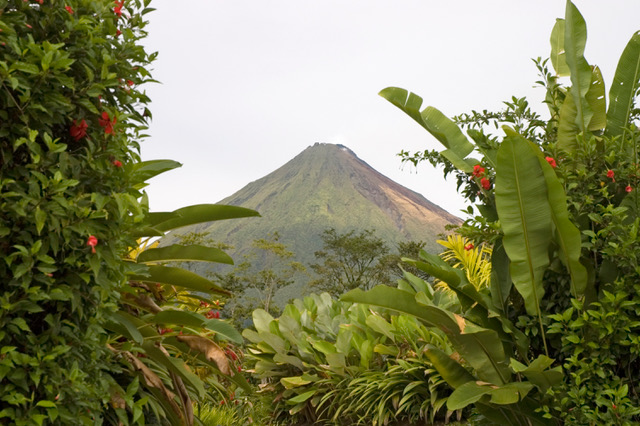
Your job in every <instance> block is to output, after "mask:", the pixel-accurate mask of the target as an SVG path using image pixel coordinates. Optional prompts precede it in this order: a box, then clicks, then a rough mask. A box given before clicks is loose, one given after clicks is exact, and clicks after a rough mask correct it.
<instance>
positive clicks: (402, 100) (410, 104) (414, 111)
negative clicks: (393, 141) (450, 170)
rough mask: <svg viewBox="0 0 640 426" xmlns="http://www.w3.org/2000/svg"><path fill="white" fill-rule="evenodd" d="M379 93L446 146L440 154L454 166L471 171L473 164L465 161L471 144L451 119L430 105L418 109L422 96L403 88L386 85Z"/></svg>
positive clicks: (470, 150) (471, 149)
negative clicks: (421, 109)
mask: <svg viewBox="0 0 640 426" xmlns="http://www.w3.org/2000/svg"><path fill="white" fill-rule="evenodd" d="M379 95H380V96H382V97H383V98H385V99H386V100H388V101H389V102H391V103H392V104H393V105H395V106H396V107H398V108H400V109H401V110H402V111H404V112H405V113H406V114H407V115H409V116H410V117H411V118H413V119H414V120H415V121H417V122H418V124H420V125H421V126H422V127H424V128H425V129H426V130H427V131H428V132H429V133H431V135H433V136H434V137H435V138H436V139H438V141H440V143H442V144H443V145H444V146H445V147H446V148H447V149H445V150H444V151H442V152H441V154H442V155H443V156H444V157H445V158H446V159H447V160H449V161H450V162H451V163H452V164H453V165H454V166H455V167H457V168H458V169H460V170H462V171H463V172H465V173H471V172H472V171H473V166H474V164H470V162H468V161H465V158H466V157H467V156H468V155H469V154H471V152H472V151H473V144H472V143H471V142H469V139H467V137H466V136H465V135H464V133H462V131H461V130H460V128H459V127H458V126H457V125H456V124H455V123H454V122H453V121H452V120H451V119H449V118H448V117H447V116H445V115H444V114H443V113H442V112H440V111H439V110H438V109H436V108H434V107H431V106H429V107H426V108H425V109H424V110H423V111H420V107H421V105H422V98H421V97H420V96H418V95H416V94H414V93H409V92H407V91H406V90H404V89H400V88H398V87H387V88H386V89H383V90H382V91H380V93H379Z"/></svg>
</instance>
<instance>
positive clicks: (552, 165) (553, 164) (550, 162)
mask: <svg viewBox="0 0 640 426" xmlns="http://www.w3.org/2000/svg"><path fill="white" fill-rule="evenodd" d="M544 159H545V160H547V163H549V165H550V166H551V167H553V168H554V169H555V168H556V167H558V165H557V164H556V160H554V159H553V157H544Z"/></svg>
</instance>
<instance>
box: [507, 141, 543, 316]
mask: <svg viewBox="0 0 640 426" xmlns="http://www.w3.org/2000/svg"><path fill="white" fill-rule="evenodd" d="M536 149H537V148H534V147H533V146H532V145H531V143H530V142H529V141H527V140H526V139H524V138H522V137H520V136H508V137H507V138H505V140H504V142H502V144H501V145H500V149H499V151H498V168H497V170H496V187H495V197H496V207H497V210H498V216H499V217H500V223H501V226H502V230H503V232H504V237H503V240H502V241H503V245H504V249H505V251H506V253H507V255H508V256H509V259H510V260H511V266H510V271H511V277H512V279H513V283H514V285H515V287H516V289H517V290H518V292H519V293H520V294H521V295H522V297H523V298H524V302H525V308H526V310H527V312H528V313H529V314H530V315H536V316H538V317H539V319H541V315H542V314H541V312H540V301H541V300H542V296H543V295H544V287H543V285H542V275H543V274H544V272H545V270H546V269H547V266H548V265H549V254H548V248H549V244H550V242H551V208H550V206H549V201H548V198H547V189H546V184H545V179H544V175H543V172H542V168H541V167H540V162H539V161H538V155H537V153H536V151H535V150H536Z"/></svg>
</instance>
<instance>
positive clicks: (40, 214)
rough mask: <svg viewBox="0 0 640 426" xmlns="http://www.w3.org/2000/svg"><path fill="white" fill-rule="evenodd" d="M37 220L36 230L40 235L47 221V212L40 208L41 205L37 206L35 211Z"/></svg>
mask: <svg viewBox="0 0 640 426" xmlns="http://www.w3.org/2000/svg"><path fill="white" fill-rule="evenodd" d="M34 216H35V220H36V232H37V233H38V235H40V232H42V228H44V224H45V221H46V220H47V213H46V212H44V211H42V210H40V207H36V212H35V215H34Z"/></svg>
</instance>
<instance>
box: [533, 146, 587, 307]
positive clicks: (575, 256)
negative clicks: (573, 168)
mask: <svg viewBox="0 0 640 426" xmlns="http://www.w3.org/2000/svg"><path fill="white" fill-rule="evenodd" d="M538 160H539V162H540V167H542V172H543V174H544V179H545V182H546V185H547V194H548V197H549V205H550V207H551V218H552V219H553V223H554V225H555V232H554V238H555V241H556V243H557V244H558V246H559V248H560V259H561V260H562V262H563V263H564V264H565V266H566V267H567V269H568V271H569V274H570V275H571V293H572V294H573V297H575V298H578V297H579V296H582V295H584V293H585V290H586V288H587V269H586V268H585V267H584V265H582V263H580V256H581V248H582V238H581V233H580V230H579V229H578V228H577V227H576V226H575V225H574V224H573V222H571V220H570V219H569V212H568V210H567V196H566V195H565V192H564V188H563V187H562V184H561V183H560V180H559V179H558V177H557V176H556V173H555V171H554V170H553V168H552V167H551V166H550V165H549V163H548V162H547V161H546V160H545V159H544V158H542V154H540V155H539V156H538Z"/></svg>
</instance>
